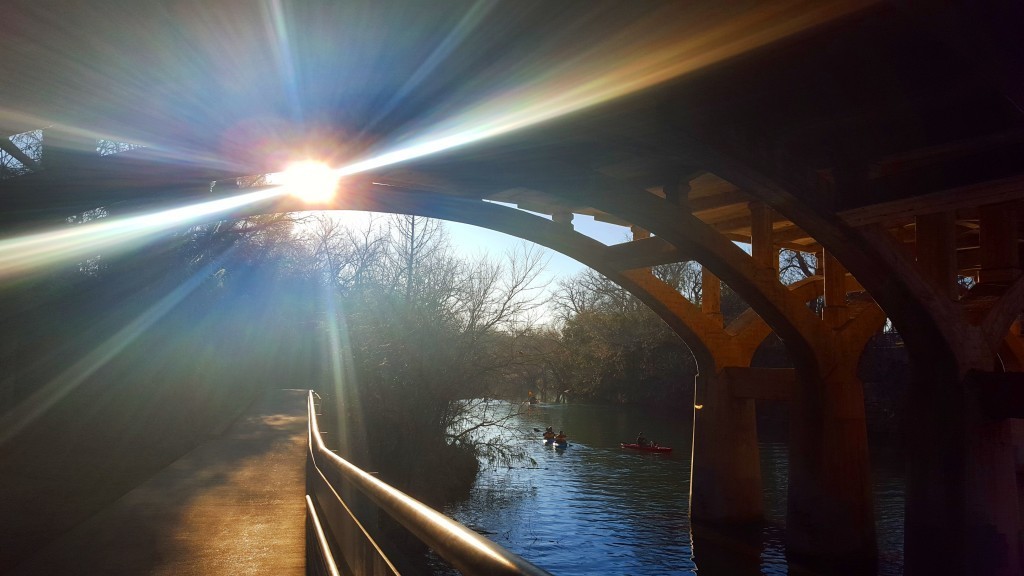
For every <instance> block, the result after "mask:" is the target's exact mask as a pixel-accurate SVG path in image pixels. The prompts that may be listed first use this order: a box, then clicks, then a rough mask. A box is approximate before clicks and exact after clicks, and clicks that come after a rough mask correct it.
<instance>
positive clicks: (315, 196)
mask: <svg viewBox="0 0 1024 576" xmlns="http://www.w3.org/2000/svg"><path fill="white" fill-rule="evenodd" d="M279 179H280V182H281V185H282V186H283V187H284V189H285V190H286V191H287V192H288V194H291V195H292V196H295V197H296V198H298V199H300V200H302V201H303V202H306V203H307V204H327V203H328V202H330V201H331V200H333V199H334V196H335V194H337V192H338V181H339V180H340V179H341V174H340V173H339V172H338V171H337V170H335V169H333V168H331V167H330V166H328V165H326V164H324V163H323V162H315V161H306V162H297V163H295V164H292V165H291V166H289V167H288V168H287V169H286V170H285V171H284V172H282V173H281V174H280V175H279Z"/></svg>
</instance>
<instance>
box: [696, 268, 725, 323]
mask: <svg viewBox="0 0 1024 576" xmlns="http://www.w3.org/2000/svg"><path fill="white" fill-rule="evenodd" d="M700 311H701V312H703V313H704V314H705V315H707V316H710V317H711V318H714V319H715V321H716V322H718V325H719V326H723V325H724V319H723V317H722V281H721V280H719V279H718V276H715V275H714V274H712V273H711V271H710V270H708V269H707V268H705V267H704V266H701V267H700Z"/></svg>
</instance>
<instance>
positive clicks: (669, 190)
mask: <svg viewBox="0 0 1024 576" xmlns="http://www.w3.org/2000/svg"><path fill="white" fill-rule="evenodd" d="M662 189H663V190H664V191H665V200H668V201H669V202H670V203H671V204H675V205H676V206H686V207H689V199H690V198H689V197H690V183H689V182H680V181H679V180H678V179H675V180H672V181H670V182H668V183H666V184H665V186H664V187H663V188H662Z"/></svg>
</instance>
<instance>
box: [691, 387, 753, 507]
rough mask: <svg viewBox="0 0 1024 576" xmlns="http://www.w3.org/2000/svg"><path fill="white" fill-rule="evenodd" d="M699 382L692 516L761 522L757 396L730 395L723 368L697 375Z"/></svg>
mask: <svg viewBox="0 0 1024 576" xmlns="http://www.w3.org/2000/svg"><path fill="white" fill-rule="evenodd" d="M695 384H696V386H695V395H694V411H693V452H692V454H691V457H690V458H691V461H690V463H691V472H690V518H691V519H692V520H693V521H694V522H707V523H710V524H716V525H723V524H729V525H742V524H748V523H751V522H757V521H760V520H762V519H763V517H764V504H763V502H762V498H761V461H760V451H759V449H758V444H757V420H756V412H755V405H754V403H755V401H754V400H753V399H749V398H734V397H732V395H731V394H730V391H729V386H728V379H727V378H726V377H725V374H724V373H723V372H722V371H717V372H714V373H712V374H705V373H702V374H698V375H697V376H696V381H695Z"/></svg>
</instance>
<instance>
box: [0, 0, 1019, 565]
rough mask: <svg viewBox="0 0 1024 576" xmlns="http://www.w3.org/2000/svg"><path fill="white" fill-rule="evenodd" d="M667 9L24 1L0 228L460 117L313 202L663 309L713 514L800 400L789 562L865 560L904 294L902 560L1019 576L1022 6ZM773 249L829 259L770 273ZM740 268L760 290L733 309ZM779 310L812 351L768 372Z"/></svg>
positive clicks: (742, 506)
mask: <svg viewBox="0 0 1024 576" xmlns="http://www.w3.org/2000/svg"><path fill="white" fill-rule="evenodd" d="M679 4H685V6H681V5H678V4H665V5H662V4H653V3H652V4H648V3H613V4H594V3H591V2H587V3H583V4H574V3H558V5H557V6H552V5H551V3H545V2H538V3H530V2H527V3H523V2H515V3H508V4H496V5H493V6H488V7H481V6H469V5H465V4H462V3H455V2H452V3H447V2H445V3H436V4H432V5H431V6H430V7H429V8H428V7H426V6H425V5H420V4H419V3H402V2H392V3H386V2H385V3H370V2H368V3H365V4H363V3H360V2H354V3H347V4H345V5H335V4H333V3H324V4H323V5H319V4H317V3H302V4H301V5H299V4H289V3H279V2H265V3H262V2H252V3H243V2H223V3H221V2H214V3H199V2H195V3H190V2H183V3H173V4H166V3H154V4H150V3H138V4H136V3H133V4H131V6H130V7H128V6H124V5H117V6H110V7H109V10H101V9H99V8H98V7H97V6H96V5H95V4H93V5H90V6H88V7H84V6H83V7H75V8H68V9H67V11H66V12H65V13H62V14H61V15H60V17H59V18H58V17H57V16H56V15H53V14H49V13H47V12H46V11H45V8H42V7H39V6H35V5H26V6H19V7H16V8H13V9H12V10H11V11H10V13H8V14H5V16H4V18H3V19H2V20H3V21H2V23H0V38H3V40H2V43H3V47H4V50H3V53H2V54H0V78H2V84H0V131H2V134H0V136H3V137H4V138H3V139H0V211H2V212H0V222H2V223H3V228H4V230H5V232H6V233H7V234H11V235H13V234H15V233H17V232H28V231H33V230H36V229H37V227H42V226H47V225H53V224H60V223H63V222H64V221H65V219H66V218H67V217H69V216H73V215H76V214H80V213H82V212H84V211H87V210H91V209H95V208H103V209H104V210H105V211H106V212H107V213H108V214H109V215H111V216H116V215H120V214H131V213H135V212H139V211H143V210H149V209H153V208H155V207H161V206H173V205H181V204H184V203H189V202H196V201H200V200H206V199H211V198H215V197H223V196H227V195H234V194H238V193H239V192H240V190H239V188H238V185H237V183H236V179H237V178H238V177H242V176H248V175H253V174H265V173H270V172H275V171H279V170H281V168H282V167H283V165H284V163H285V162H286V161H287V160H290V159H294V158H297V157H300V156H301V155H303V154H307V153H313V154H319V155H321V157H323V158H324V159H326V160H329V161H331V162H333V163H335V164H337V165H350V164H352V163H355V162H358V161H362V160H364V159H366V158H384V157H386V154H387V153H388V152H391V151H394V150H402V149H403V148H402V146H404V145H405V144H407V143H408V142H413V141H414V140H415V138H414V137H419V136H423V137H424V138H425V137H427V136H430V135H433V136H435V137H436V139H437V140H443V138H449V137H452V135H458V136H459V137H460V138H462V140H459V141H458V145H455V144H451V141H449V140H443V141H444V142H448V143H449V144H450V145H441V144H437V143H436V142H435V144H436V145H435V146H434V148H432V149H431V153H426V152H423V153H420V154H413V153H409V154H405V155H402V156H400V157H398V156H396V157H395V158H393V159H392V161H387V162H383V161H381V162H376V163H373V164H369V165H367V166H366V167H365V169H360V170H353V172H358V173H357V174H355V175H353V176H352V177H351V178H349V179H348V180H347V181H345V183H344V185H343V191H342V194H341V195H340V196H339V197H338V199H337V200H336V201H335V204H333V205H330V206H327V208H333V209H359V210H376V211H385V212H406V213H416V214H423V215H427V216H434V217H439V218H445V219H448V220H456V221H462V222H468V223H472V224H476V225H480V226H484V227H488V228H493V229H495V230H500V231H503V232H507V233H509V234H513V235H516V236H521V237H523V238H527V239H529V240H532V241H535V242H538V243H540V244H543V245H546V246H549V247H551V248H554V249H556V250H559V251H561V252H564V253H566V254H568V255H570V256H572V257H574V258H576V259H577V260H579V261H581V262H583V263H586V264H588V265H590V266H591V267H593V268H594V269H596V270H598V271H600V272H601V273H603V274H605V275H606V276H608V277H609V278H611V279H613V280H615V281H617V282H618V283H619V284H621V285H622V286H624V287H625V288H627V289H628V290H630V291H631V292H632V293H634V294H636V295H637V296H638V297H640V298H641V299H642V300H643V301H644V302H646V303H647V304H648V305H649V306H651V307H652V309H654V310H655V311H656V312H657V313H658V314H659V315H660V316H661V317H662V318H664V319H665V321H666V322H667V323H668V324H669V325H670V326H671V327H672V328H673V329H674V330H675V331H676V332H677V333H678V334H680V336H681V337H682V338H683V339H684V340H685V341H686V342H687V343H688V345H689V346H690V348H691V350H692V351H693V352H694V354H695V356H696V358H697V361H698V364H699V367H700V375H699V376H698V382H697V393H696V394H697V396H696V398H695V401H694V407H693V409H694V416H695V418H696V425H695V440H694V465H693V477H692V485H691V491H692V499H691V502H692V503H691V507H692V510H691V513H692V516H693V519H694V521H698V522H699V521H704V522H712V523H718V524H738V523H744V522H749V521H751V520H756V519H758V518H759V517H760V516H761V515H762V504H761V495H760V490H761V488H760V486H761V482H760V471H759V464H758V454H757V438H756V429H755V425H754V415H755V413H754V410H755V401H756V400H757V399H758V398H773V399H778V398H785V399H788V401H789V402H790V403H791V422H792V424H791V427H792V429H791V434H790V444H791V447H790V454H791V469H790V477H789V483H790V484H789V498H788V517H787V539H788V546H789V550H790V552H791V553H793V554H795V555H801V556H805V557H809V558H819V559H836V558H840V559H847V558H870V557H871V556H872V555H873V554H874V549H875V540H874V518H873V512H872V502H871V495H870V484H869V481H870V478H869V472H870V466H869V454H868V447H867V440H866V429H865V419H864V400H863V391H862V385H861V382H860V381H859V379H858V376H857V365H858V361H859V359H860V356H861V353H862V351H863V349H864V347H865V345H866V343H867V341H868V339H869V338H870V337H872V336H873V335H874V334H876V333H877V332H878V331H879V330H880V329H881V328H882V326H883V324H884V323H885V320H886V319H887V318H888V319H890V320H891V321H892V323H893V325H894V326H895V327H896V329H897V330H898V331H899V333H900V334H901V335H902V337H903V340H904V342H905V344H906V347H907V350H908V352H909V354H910V357H911V359H912V361H913V363H914V368H915V381H914V383H913V385H912V387H911V390H912V392H911V398H910V402H909V406H908V410H909V411H910V414H909V416H910V418H909V421H910V423H911V425H910V429H909V430H908V432H909V434H910V443H911V444H910V447H909V450H908V452H909V454H910V461H909V471H908V474H909V475H908V485H907V510H906V548H905V550H906V571H907V573H908V574H926V573H932V572H934V571H935V570H937V569H938V570H941V572H942V573H950V574H1021V573H1024V569H1022V567H1021V563H1022V558H1024V555H1022V553H1021V528H1022V525H1021V524H1022V522H1021V508H1020V505H1019V501H1021V499H1020V494H1021V490H1022V486H1021V483H1020V482H1019V481H1018V477H1019V475H1020V474H1021V473H1024V462H1022V461H1020V460H1019V457H1018V456H1017V453H1018V451H1020V449H1021V448H1024V445H1022V438H1024V433H1022V431H1021V430H1020V429H1018V422H1019V420H1016V418H1017V417H1020V416H1024V404H1022V403H1021V402H1020V401H1019V399H1020V398H1022V395H1021V392H1020V390H1021V388H1020V387H1021V386H1024V378H1020V377H1019V375H1020V373H1021V371H1022V370H1024V339H1022V337H1021V329H1020V322H1019V316H1020V313H1021V310H1022V308H1024V280H1022V279H1021V274H1020V270H1021V268H1022V260H1021V257H1022V255H1021V253H1020V249H1019V245H1020V242H1021V240H1022V239H1024V226H1021V218H1022V217H1024V210H1022V211H1020V212H1018V209H1020V208H1021V207H1022V204H1021V199H1022V198H1024V161H1022V160H1024V74H1022V71H1024V41H1021V39H1020V34H1019V31H1020V30H1021V29H1022V26H1024V7H1022V6H1021V5H1020V4H1016V3H1009V2H1007V3H1005V4H1004V3H1001V2H987V1H983V2H962V3H960V2H945V3H935V4H931V3H922V5H920V6H911V5H908V4H905V3H884V2H879V3H873V2H796V1H788V2H769V3H764V2H750V3H748V4H733V5H731V7H730V8H728V9H724V8H722V7H721V6H718V5H717V3H707V4H706V5H705V4H702V3H679ZM11 14H13V17H8V16H10V15H11ZM112 14H116V15H117V17H113V16H112ZM494 126H499V127H502V128H501V129H500V130H494V131H493V132H487V131H488V130H490V129H491V128H492V127H494ZM461 127H468V128H471V129H472V130H469V131H468V132H466V131H463V132H459V130H461ZM473 130H476V131H480V132H484V133H486V134H488V136H487V137H486V138H485V137H482V136H481V137H477V136H473V135H472V134H475V132H473ZM467 133H469V134H470V135H469V136H467V135H466V134H467ZM26 143H28V144H26ZM123 143H135V144H141V145H143V146H144V147H141V148H133V147H130V146H126V145H124V144H123ZM129 148H131V149H129ZM111 151H115V152H117V153H109V152H111ZM214 182H215V184H214V185H212V186H211V183H214ZM496 202H500V203H502V204H496ZM509 205H514V206H515V207H518V208H520V209H523V210H529V211H531V212H533V213H534V214H530V213H528V212H523V211H521V210H516V209H515V208H513V207H509ZM303 208H304V207H301V206H298V205H297V204H295V203H294V201H292V200H284V199H275V200H270V201H266V202H264V203H262V204H258V205H253V206H249V207H246V208H244V209H242V210H241V211H240V212H238V213H236V214H246V213H256V212H265V211H287V210H295V209H303ZM574 215H588V216H593V217H594V218H596V219H598V220H601V221H606V222H610V223H615V224H620V225H623V226H628V227H630V228H631V229H632V231H633V240H632V241H628V242H623V243H621V244H617V245H612V246H606V245H604V244H601V243H599V242H597V241H594V240H592V239H590V238H587V237H585V236H583V235H582V234H579V233H578V232H575V231H574V229H573V226H572V223H573V217H574ZM545 216H546V217H545ZM7 234H5V235H7ZM738 243H739V244H742V245H744V246H748V249H747V250H745V249H744V248H742V247H741V246H740V245H738ZM780 250H792V251H797V252H802V253H809V254H814V255H816V257H817V259H816V262H817V263H818V264H817V267H816V270H815V275H814V276H813V277H812V278H810V279H808V280H805V281H803V282H800V283H797V284H791V285H785V284H783V282H781V281H780V278H779V272H778V268H779V253H780ZM680 261H697V262H699V263H700V264H701V265H702V266H703V268H704V284H703V297H702V300H701V301H700V302H691V301H688V300H687V299H686V298H684V297H683V296H682V295H681V294H679V293H678V292H676V291H675V290H673V289H671V288H669V287H668V286H667V285H665V284H664V283H662V282H660V281H659V280H657V279H656V278H655V277H654V276H653V275H652V274H651V273H650V267H651V266H654V265H658V264H663V263H670V262H680ZM6 276H7V274H6V273H5V272H3V271H0V278H4V277H6ZM722 282H724V283H726V284H727V285H728V286H729V287H730V288H732V289H733V290H734V291H735V292H736V293H737V294H739V295H740V296H741V297H742V298H743V299H744V300H745V301H746V302H747V303H748V304H749V305H750V307H751V310H750V311H749V312H748V313H746V314H743V315H742V316H740V317H739V318H738V319H736V320H734V321H732V322H730V323H729V324H725V323H724V322H723V317H722V313H721V310H720V305H719V294H720V285H721V283H722ZM819 298H822V299H823V300H822V301H823V305H822V306H818V307H815V306H809V303H812V302H815V301H817V300H818V299H819ZM772 332H774V333H776V334H777V335H778V336H779V337H780V338H781V339H782V340H783V341H784V342H785V344H786V347H787V350H788V352H789V354H790V357H791V360H792V362H793V365H794V366H795V368H794V369H793V370H790V371H773V372H766V371H763V370H756V369H753V368H751V367H750V363H751V359H752V357H753V354H754V352H755V351H756V349H757V347H758V346H759V345H760V343H761V342H762V341H763V340H764V338H766V337H767V336H768V335H769V334H770V333H772ZM680 408H681V409H684V408H683V407H680ZM685 409H686V410H689V409H691V408H690V407H686V408H685Z"/></svg>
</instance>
